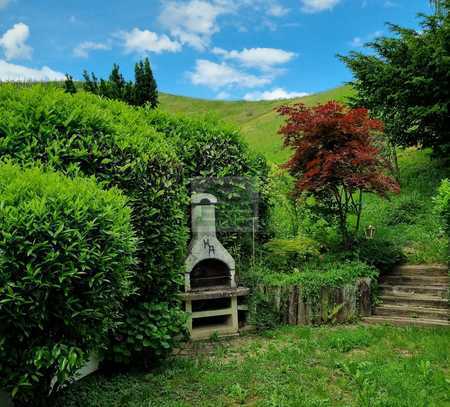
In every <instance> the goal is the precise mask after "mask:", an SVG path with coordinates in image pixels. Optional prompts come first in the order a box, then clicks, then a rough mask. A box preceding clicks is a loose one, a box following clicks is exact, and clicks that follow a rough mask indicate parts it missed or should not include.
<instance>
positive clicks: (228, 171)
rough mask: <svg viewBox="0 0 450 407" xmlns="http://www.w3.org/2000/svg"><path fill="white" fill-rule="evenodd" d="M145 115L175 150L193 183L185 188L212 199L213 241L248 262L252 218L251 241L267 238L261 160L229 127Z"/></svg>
mask: <svg viewBox="0 0 450 407" xmlns="http://www.w3.org/2000/svg"><path fill="white" fill-rule="evenodd" d="M146 113H147V115H146V117H147V119H148V122H149V123H150V124H151V126H153V127H154V128H155V129H156V130H157V131H159V132H161V133H163V134H164V135H165V136H166V138H167V139H168V140H170V141H171V142H172V144H173V145H174V147H175V148H176V151H177V155H178V157H180V159H181V160H182V162H183V169H184V173H185V177H186V178H187V179H188V180H189V181H192V180H194V181H193V182H191V183H190V186H191V189H195V190H196V191H198V192H209V193H213V194H215V195H217V197H218V200H219V203H218V207H217V229H218V235H219V238H220V239H221V240H222V242H223V243H224V244H225V246H226V247H227V248H228V249H231V250H232V251H233V253H234V255H235V256H241V257H242V258H247V259H248V257H249V254H250V252H251V245H252V243H251V239H252V233H253V232H252V217H253V216H254V215H256V216H257V222H256V226H257V227H256V230H255V232H256V239H257V240H258V241H260V242H261V241H265V240H266V239H267V229H268V202H269V199H268V192H267V189H266V186H267V179H268V173H269V168H268V165H267V163H266V160H265V158H264V157H263V156H261V155H256V154H254V153H252V152H251V151H250V149H249V148H248V146H247V145H246V144H245V143H244V142H243V141H242V139H241V136H240V134H239V132H238V131H237V130H236V129H235V128H234V127H233V126H230V125H226V124H224V123H221V122H218V121H217V120H215V119H212V118H210V117H206V116H205V117H187V116H182V115H173V114H168V113H165V112H161V111H158V110H156V111H155V110H152V109H146ZM196 177H201V178H202V179H203V181H198V180H197V179H196Z"/></svg>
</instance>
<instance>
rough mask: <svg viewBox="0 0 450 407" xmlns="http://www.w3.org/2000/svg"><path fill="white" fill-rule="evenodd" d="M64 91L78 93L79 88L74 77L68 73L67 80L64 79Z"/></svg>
mask: <svg viewBox="0 0 450 407" xmlns="http://www.w3.org/2000/svg"><path fill="white" fill-rule="evenodd" d="M64 92H66V93H71V94H74V93H77V88H76V87H75V84H74V83H73V78H72V76H71V75H69V74H68V73H66V80H65V81H64Z"/></svg>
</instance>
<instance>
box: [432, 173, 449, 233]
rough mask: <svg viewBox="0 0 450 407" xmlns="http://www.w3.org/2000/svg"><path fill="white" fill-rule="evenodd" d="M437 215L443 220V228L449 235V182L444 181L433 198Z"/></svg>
mask: <svg viewBox="0 0 450 407" xmlns="http://www.w3.org/2000/svg"><path fill="white" fill-rule="evenodd" d="M435 205H436V209H437V211H438V213H439V214H440V215H441V216H442V219H443V220H444V224H445V228H446V229H447V232H448V234H449V235H450V180H448V179H444V180H443V181H442V183H441V186H440V187H439V190H438V194H437V196H436V198H435Z"/></svg>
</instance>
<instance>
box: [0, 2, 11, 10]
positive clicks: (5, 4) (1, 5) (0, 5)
mask: <svg viewBox="0 0 450 407" xmlns="http://www.w3.org/2000/svg"><path fill="white" fill-rule="evenodd" d="M9 2H10V0H0V9H2V8H5V7H6V6H7V5H8V4H9Z"/></svg>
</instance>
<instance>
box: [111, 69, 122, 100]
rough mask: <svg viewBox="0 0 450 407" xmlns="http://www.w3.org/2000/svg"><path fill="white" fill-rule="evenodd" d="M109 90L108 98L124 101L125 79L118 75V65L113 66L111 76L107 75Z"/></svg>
mask: <svg viewBox="0 0 450 407" xmlns="http://www.w3.org/2000/svg"><path fill="white" fill-rule="evenodd" d="M109 82H110V83H109V88H110V92H111V94H110V95H108V97H110V98H112V99H119V100H123V99H124V90H125V79H124V78H123V76H122V74H121V73H120V68H119V65H117V64H114V65H113V68H112V71H111V74H110V75H109Z"/></svg>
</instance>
